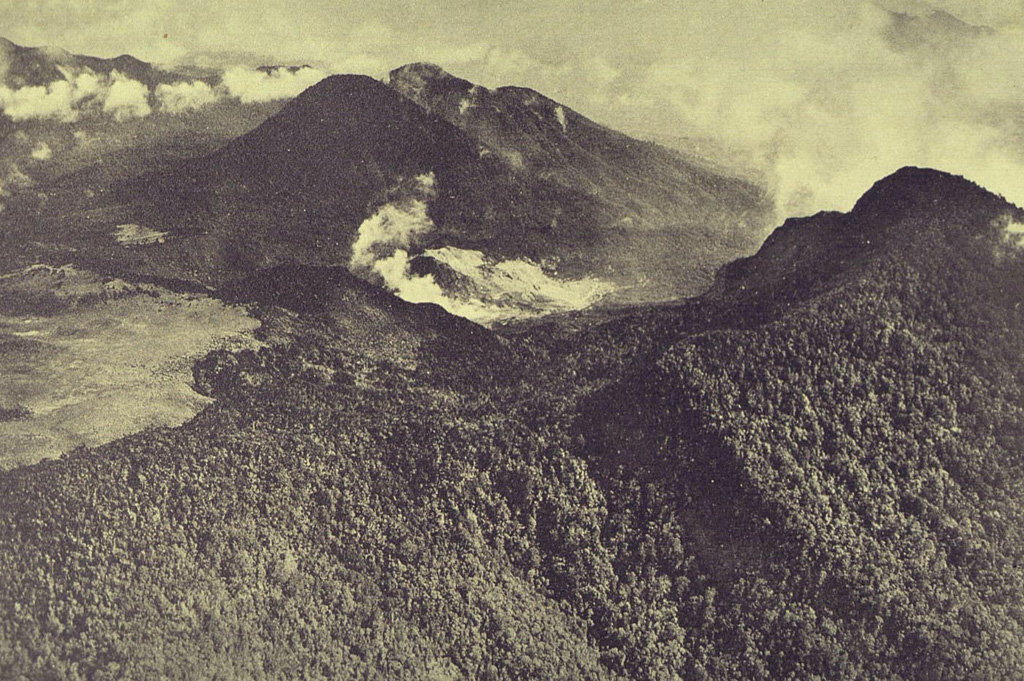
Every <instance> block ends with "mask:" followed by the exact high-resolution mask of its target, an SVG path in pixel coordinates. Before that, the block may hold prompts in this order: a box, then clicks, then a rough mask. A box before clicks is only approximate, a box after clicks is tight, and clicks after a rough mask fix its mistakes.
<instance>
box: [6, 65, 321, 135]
mask: <svg viewBox="0 0 1024 681" xmlns="http://www.w3.org/2000/svg"><path fill="white" fill-rule="evenodd" d="M326 75H327V74H326V73H324V72H323V71H320V70H318V69H314V68H311V67H302V68H298V69H292V68H286V67H282V68H275V69H269V70H267V69H262V70H261V69H254V68H248V67H232V68H230V69H228V70H227V71H225V72H224V74H223V79H222V83H221V84H220V85H217V86H212V85H210V84H209V83H206V82H204V81H200V80H195V81H188V80H182V81H178V82H174V83H162V84H160V85H157V86H156V88H155V89H154V90H152V91H150V89H149V87H148V86H147V85H146V84H145V83H141V82H139V81H137V80H134V79H132V78H130V77H128V76H126V75H124V74H123V73H120V72H118V71H113V72H112V73H111V74H110V75H106V74H97V73H95V72H93V71H91V70H89V69H81V70H78V71H71V70H67V69H65V70H64V77H65V78H64V80H58V81H54V82H52V83H50V84H49V85H35V86H25V87H9V86H6V85H0V113H2V114H4V115H6V116H7V117H8V118H10V119H11V120H13V121H15V122H24V121H32V120H52V121H59V122H63V123H74V122H76V121H78V120H79V119H80V118H81V117H82V116H99V115H104V116H108V117H110V118H113V119H114V120H116V121H119V122H124V121H128V120H131V119H136V118H145V117H147V116H149V115H150V114H152V113H153V112H154V111H160V112H163V113H168V114H186V113H189V112H192V111H197V110H199V109H201V108H203V107H205V106H208V105H210V104H214V103H216V102H218V101H222V100H224V99H228V98H233V99H236V100H238V101H240V102H241V103H243V104H251V103H256V102H269V101H274V100H279V99H290V98H292V97H294V96H296V95H298V94H299V93H301V92H302V91H303V90H305V89H306V88H308V87H310V86H312V85H314V84H316V83H317V82H318V81H320V80H322V79H323V78H324V77H326Z"/></svg>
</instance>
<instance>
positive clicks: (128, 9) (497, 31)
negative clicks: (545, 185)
mask: <svg viewBox="0 0 1024 681" xmlns="http://www.w3.org/2000/svg"><path fill="white" fill-rule="evenodd" d="M0 16H3V17H4V19H5V21H4V22H3V26H2V28H0V35H4V36H5V37H7V38H9V39H11V40H13V41H14V42H16V43H19V44H22V45H42V44H48V45H56V46H60V47H64V48H66V49H68V50H70V51H72V52H77V53H83V54H93V55H98V56H116V55H118V54H121V53H131V54H134V55H135V56H138V57H140V58H143V59H146V60H149V61H155V62H174V61H198V62H202V63H207V64H218V65H223V66H230V65H232V64H236V63H243V62H250V63H251V62H259V63H263V62H267V61H274V62H285V63H313V64H315V65H318V66H320V67H321V68H323V69H324V70H327V71H335V72H360V73H368V74H370V75H374V76H378V77H380V76H383V75H384V74H385V73H386V72H387V71H388V70H389V69H391V68H394V67H396V66H399V65H401V64H404V63H407V62H410V61H432V62H435V63H438V64H440V65H442V66H444V67H446V68H447V69H448V70H449V71H452V72H454V73H456V74H457V75H460V76H463V77H466V78H468V79H470V80H474V81H476V82H480V83H482V84H485V85H488V86H497V85H505V84H516V85H525V86H530V87H533V88H535V89H538V90H540V91H542V92H544V93H545V94H547V95H549V96H551V97H554V98H555V99H558V100H560V101H562V102H564V103H566V104H568V105H569V106H572V107H573V108H575V109H577V110H579V111H580V112H581V113H584V114H586V115H588V116H590V117H592V118H595V119H597V120H598V121H600V122H603V123H606V124H609V125H611V126H613V127H618V128H620V129H625V130H627V131H629V132H632V133H634V134H644V135H678V136H686V137H692V138H709V139H713V140H715V141H716V142H717V143H718V144H720V145H724V146H726V147H728V148H730V149H732V150H735V151H736V152H738V153H740V154H743V155H744V156H745V157H746V158H748V159H750V161H751V162H752V163H754V164H756V165H758V166H759V167H761V168H763V169H765V171H766V172H767V173H768V175H769V177H770V179H771V181H772V182H773V183H774V184H775V186H776V188H777V189H778V192H779V206H780V210H782V211H784V212H787V213H796V212H808V211H810V210H816V209H819V208H839V209H844V210H845V209H848V208H849V207H850V205H851V204H852V201H853V200H854V199H855V198H856V197H857V196H858V195H859V194H860V193H862V192H863V191H864V190H865V189H866V188H867V187H868V186H870V184H871V182H872V181H873V180H876V179H878V178H879V177H881V176H882V175H884V174H886V173H888V172H891V171H892V170H895V169H896V168H898V167H899V166H901V165H906V164H917V165H932V166H936V167H940V168H943V169H946V170H951V171H955V172H958V173H961V174H965V175H967V176H969V177H971V179H975V180H977V181H979V182H981V183H982V184H985V185H986V186H989V187H990V188H992V189H994V190H996V191H999V192H1001V193H1003V194H1005V195H1007V196H1008V197H1010V198H1012V199H1014V200H1015V201H1017V202H1018V203H1020V202H1022V201H1024V186H1022V183H1021V180H1020V178H1024V113H1022V112H1024V90H1022V83H1024V73H1022V69H1024V67H1022V65H1024V2H1021V0H983V1H981V2H971V1H969V0H931V2H929V3H925V2H922V1H919V0H671V1H670V0H633V1H632V2H622V1H620V2H611V1H609V0H586V1H583V0H543V1H542V0H435V1H433V2H422V1H419V0H385V1H383V2H371V3H365V2H349V1H347V0H346V1H343V2H331V1H328V0H289V1H288V2H273V3H270V2H246V1H244V0H221V1H216V0H214V1H212V2H211V1H209V0H131V1H129V0H29V1H26V0H0Z"/></svg>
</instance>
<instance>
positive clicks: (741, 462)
mask: <svg viewBox="0 0 1024 681" xmlns="http://www.w3.org/2000/svg"><path fill="white" fill-rule="evenodd" d="M330 87H343V88H351V87H359V88H362V87H365V88H367V89H368V90H376V89H377V85H374V84H372V83H369V82H356V83H353V82H349V81H336V82H335V83H334V84H331V85H330ZM453 87H455V86H453ZM459 87H461V86H459ZM399 101H408V100H399ZM411 105H412V104H411V102H409V106H411ZM399 106H404V105H399ZM456 110H457V109H456ZM410 111H411V110H410ZM565 115H566V117H567V120H570V121H571V120H572V119H571V117H570V114H569V113H566V114H565ZM430 120H433V121H439V120H440V119H430ZM556 122H557V121H556ZM570 125H571V123H570ZM442 127H443V126H442ZM430 130H431V128H425V129H424V132H426V133H428V134H429V133H430ZM444 130H446V131H448V132H445V133H444V135H450V134H451V133H450V130H451V128H444ZM438 134H439V135H440V133H438ZM437 139H451V138H450V137H438V138H437ZM458 139H462V138H456V140H458ZM454 144H455V147H454V148H455V151H456V152H458V150H459V149H461V148H462V147H461V146H460V145H461V142H455V143H454ZM245 148H247V147H246V146H245V145H244V144H243V145H242V147H241V149H243V150H244V149H245ZM223 153H225V154H233V153H238V154H241V153H242V152H241V151H231V150H225V151H224V152H223ZM240 158H241V157H240ZM280 162H281V163H282V164H286V163H288V162H289V161H288V159H287V158H282V159H281V160H280ZM537 162H538V163H539V162H540V161H537ZM410 163H412V161H410ZM409 168H410V170H409V172H420V171H421V170H423V168H422V167H419V166H416V165H415V163H412V165H410V166H409ZM435 172H437V176H438V178H439V179H440V181H441V183H442V186H443V181H444V180H443V176H442V173H441V171H438V170H436V169H435ZM232 186H234V187H235V188H238V187H239V185H232ZM1022 224H1024V211H1021V210H1020V209H1019V208H1017V207H1015V206H1012V205H1010V204H1009V203H1007V202H1005V201H1004V200H1002V199H1001V198H999V197H997V196H994V195H992V194H990V193H988V192H986V191H984V190H983V189H981V188H980V187H978V186H976V185H973V184H971V183H970V182H968V181H966V180H964V179H962V178H958V177H954V176H951V175H947V174H945V173H941V172H938V171H933V170H926V169H917V168H907V169H903V170H901V171H898V172H897V173H895V174H893V175H892V176H890V177H888V178H885V179H884V180H882V181H880V182H879V183H878V184H876V185H875V187H873V188H872V189H871V190H870V191H869V192H868V193H867V194H866V195H865V196H864V197H863V198H862V199H861V201H860V202H858V204H857V205H856V207H855V208H854V209H853V210H852V211H851V212H850V213H847V214H838V213H823V214H819V215H816V216H813V217H809V218H801V219H795V220H789V221H787V222H786V223H785V224H784V225H783V226H782V227H780V228H778V229H777V230H776V231H775V232H774V233H773V234H772V236H771V237H770V238H769V239H768V240H767V241H766V242H765V243H764V245H763V246H762V247H761V249H760V250H759V251H758V252H757V253H756V254H754V255H752V256H750V257H748V258H745V259H742V260H739V261H736V262H733V263H731V264H729V265H727V266H726V267H724V268H723V269H722V270H721V272H720V273H719V275H718V277H717V278H716V281H715V283H714V285H713V286H712V287H711V288H710V289H709V290H708V291H707V292H706V293H705V294H704V295H702V296H700V297H698V298H696V299H693V300H689V301H686V302H684V303H680V304H676V305H670V306H658V307H648V308H641V309H637V310H635V311H634V312H631V313H629V314H625V315H623V316H621V317H619V318H617V319H614V320H612V321H608V322H605V323H602V324H600V325H597V326H593V327H587V328H584V329H583V330H582V331H579V332H575V333H573V332H570V331H563V332H562V333H560V334H558V335H551V334H549V333H548V331H549V330H550V329H549V328H548V327H545V326H541V325H538V326H535V327H532V328H527V329H520V330H518V331H517V332H516V333H515V334H512V333H498V332H495V331H490V330H487V329H482V328H480V327H478V326H476V325H473V324H470V323H468V322H460V323H453V324H446V323H445V322H444V319H445V317H446V315H445V313H444V312H442V311H441V310H439V309H437V308H434V307H427V308H422V307H421V306H413V305H409V304H407V303H404V302H401V301H393V300H392V302H388V301H387V300H386V299H385V298H386V297H381V296H380V295H378V293H379V292H377V291H375V289H373V288H372V287H369V286H366V285H365V284H364V283H363V282H360V281H359V280H358V279H354V278H352V277H351V275H350V274H349V273H348V272H345V271H344V270H343V269H339V268H334V269H332V268H320V267H315V268H314V267H309V266H307V265H295V266H288V267H285V268H277V269H272V270H268V271H266V272H263V273H260V274H257V275H253V276H252V277H250V278H247V279H242V280H240V281H239V282H238V283H236V284H234V285H233V288H231V289H225V290H224V295H225V296H226V297H231V296H235V297H238V298H239V299H245V300H250V301H257V302H256V303H255V304H254V308H253V309H254V311H255V313H256V314H258V315H259V316H260V318H261V320H263V323H264V330H263V333H264V336H265V339H266V341H267V342H266V343H265V344H264V345H263V346H262V347H260V348H256V349H247V350H243V351H237V352H229V351H219V352H216V353H213V354H211V355H209V356H207V357H206V358H205V359H204V360H202V361H200V362H199V363H197V364H196V367H195V370H194V377H195V384H196V387H197V388H198V389H200V390H202V391H203V392H204V393H205V394H208V395H211V396H214V397H216V398H217V399H216V402H215V403H214V404H213V405H211V406H210V407H208V408H207V409H206V410H205V411H203V412H202V413H201V414H200V415H199V416H197V417H196V418H195V419H193V420H192V421H190V422H188V423H186V424H185V425H183V426H181V427H179V428H174V429H152V430H149V431H146V432H144V433H140V434H138V435H135V436H130V437H128V438H125V439H123V440H120V441H117V442H114V443H111V444H108V445H106V446H104V447H100V448H97V449H92V450H80V451H76V452H74V453H73V454H71V455H69V456H66V457H64V458H62V459H60V460H55V461H49V462H43V463H40V464H37V465H35V466H31V467H24V468H20V469H16V470H13V471H9V472H7V473H4V474H3V475H0V499H2V501H0V509H2V511H0V512H2V514H3V521H4V522H2V523H0V613H2V614H3V616H2V617H0V677H3V678H40V679H42V678H60V679H87V678H88V679H99V678H122V677H133V678H149V677H159V678H181V679H193V678H211V677H215V678H225V679H232V678H246V679H291V678H297V677H302V678H311V679H339V678H340V679H344V678H353V679H354V678H410V679H411V678H474V679H504V678H530V679H580V678H589V679H651V680H653V679H673V678H678V679H714V680H726V679H763V680H765V681H767V680H775V679H794V680H795V679H801V680H803V679H820V680H825V679H828V680H833V679H892V680H899V681H911V680H915V681H916V680H918V679H949V680H953V679H1012V678H1021V677H1022V676H1024V652H1022V651H1024V567H1022V566H1024V536H1022V528H1024V483H1022V482H1021V481H1022V480H1024V476H1022V475H1021V474H1022V472H1024V471H1022V467H1024V460H1022V459H1021V452H1022V451H1024V394H1022V390H1024V388H1022V386H1024V310H1022V308H1021V305H1020V301H1021V300H1022V299H1024V249H1022V248H1021V243H1020V241H1021V235H1022V233H1024V228H1022ZM310 282H313V283H310ZM331 291H333V292H331ZM564 328H570V326H566V327H564ZM390 339H395V340H394V342H391V340H390Z"/></svg>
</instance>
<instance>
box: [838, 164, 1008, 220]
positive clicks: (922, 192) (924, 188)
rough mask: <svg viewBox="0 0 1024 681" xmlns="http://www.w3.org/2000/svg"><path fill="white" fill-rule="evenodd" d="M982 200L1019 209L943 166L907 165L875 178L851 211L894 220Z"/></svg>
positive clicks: (866, 217) (1002, 207) (993, 205)
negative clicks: (876, 180)
mask: <svg viewBox="0 0 1024 681" xmlns="http://www.w3.org/2000/svg"><path fill="white" fill-rule="evenodd" d="M974 202H978V203H982V204H986V205H989V206H990V207H991V208H992V209H993V210H997V211H999V210H1002V211H1006V212H1011V213H1016V212H1019V211H1020V209H1019V208H1017V207H1016V206H1013V205H1012V204H1010V203H1009V202H1007V201H1006V200H1005V199H1003V198H1002V197H1000V196H997V195H995V194H993V193H992V192H990V191H988V190H986V189H984V188H983V187H981V186H979V185H978V184H976V183H974V182H972V181H970V180H968V179H966V178H964V177H961V176H959V175H953V174H951V173H947V172H945V171H942V170H935V169H932V168H918V167H914V166H906V167H903V168H900V169H899V170H897V171H896V172H894V173H892V174H891V175H889V176H887V177H884V178H882V179H881V180H879V181H878V182H876V183H875V184H874V185H873V186H872V187H871V189H869V190H868V191H867V192H865V193H864V195H863V196H861V198H860V199H859V200H858V201H857V203H856V205H855V206H854V208H853V211H851V215H852V216H856V217H857V218H859V219H864V220H867V221H869V222H871V223H874V222H877V221H879V220H883V221H886V222H892V221H894V220H897V219H899V218H900V217H902V216H904V215H906V214H907V213H909V212H911V211H930V212H936V211H943V210H944V208H943V207H947V208H949V207H951V206H955V205H964V204H966V203H974Z"/></svg>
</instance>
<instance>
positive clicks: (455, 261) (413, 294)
mask: <svg viewBox="0 0 1024 681" xmlns="http://www.w3.org/2000/svg"><path fill="white" fill-rule="evenodd" d="M406 192H407V194H408V195H406V196H404V197H402V198H401V199H399V200H396V201H393V202H391V203H388V204H385V205H384V206H382V207H381V208H379V209H378V210H377V212H375V213H374V214H373V215H372V216H371V217H369V218H367V219H366V220H364V221H363V223H362V225H360V227H359V233H358V235H357V237H356V241H355V243H354V244H353V246H352V258H351V260H350V262H349V269H350V270H352V271H353V272H354V273H356V274H358V275H360V276H363V277H365V278H368V279H371V280H376V281H378V282H379V283H382V284H383V285H384V286H385V287H387V288H388V289H389V290H391V291H392V292H394V293H395V294H396V295H397V296H398V297H399V298H402V299H403V300H405V301H407V302H410V303H435V304H437V305H440V306H441V307H443V308H444V309H445V310H447V311H448V312H450V313H451V314H454V315H458V316H460V317H465V318H467V319H471V320H473V321H475V322H478V323H481V324H492V323H496V322H500V321H505V320H509V319H513V318H521V317H532V316H537V315H540V314H544V313H547V312H554V311H565V310H578V309H582V308H584V307H588V306H590V305H592V304H594V303H595V302H597V301H598V300H599V299H600V298H601V297H602V296H604V295H605V294H607V293H609V292H610V291H611V290H612V286H611V285H610V284H608V283H606V282H603V281H599V280H597V279H585V280H579V281H564V280H558V279H555V278H554V277H551V276H549V275H548V274H546V273H545V272H544V271H543V269H542V268H541V267H540V266H539V265H537V264H535V263H532V262H528V261H525V260H505V261H494V260H492V259H490V258H488V257H487V256H485V255H484V254H483V253H482V252H480V251H472V250H465V249H460V248H454V247H451V246H445V247H442V248H438V249H432V250H428V251H426V252H425V253H424V254H423V255H424V257H429V258H431V259H433V260H434V261H435V262H436V263H439V264H440V265H441V266H443V267H446V268H447V269H448V270H449V271H450V272H451V273H452V275H453V276H454V277H457V278H458V279H460V280H461V286H460V288H461V289H462V290H461V291H460V292H458V293H455V292H449V291H445V289H444V288H443V287H442V286H441V285H440V284H438V283H437V281H436V280H435V279H434V276H433V275H431V274H425V275H419V274H416V273H414V272H413V271H412V261H413V259H414V258H413V257H412V256H410V253H409V248H410V247H413V246H415V244H416V242H417V240H418V239H420V238H421V237H422V236H423V235H425V234H427V233H428V232H429V231H430V230H431V229H433V227H434V223H433V221H431V219H430V216H429V215H428V214H427V202H428V200H429V199H430V198H432V197H433V196H434V195H435V192H436V183H435V178H434V175H433V173H430V174H427V175H421V176H419V177H417V178H416V182H415V184H414V186H413V187H412V188H411V189H407V190H406Z"/></svg>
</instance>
